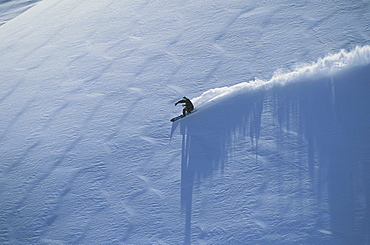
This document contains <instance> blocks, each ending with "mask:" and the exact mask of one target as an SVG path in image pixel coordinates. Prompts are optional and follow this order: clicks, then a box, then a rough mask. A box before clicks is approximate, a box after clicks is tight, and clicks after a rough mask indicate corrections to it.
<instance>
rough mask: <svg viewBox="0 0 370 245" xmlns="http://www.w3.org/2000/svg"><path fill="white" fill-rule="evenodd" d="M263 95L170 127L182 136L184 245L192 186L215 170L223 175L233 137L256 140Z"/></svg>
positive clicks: (237, 98)
mask: <svg viewBox="0 0 370 245" xmlns="http://www.w3.org/2000/svg"><path fill="white" fill-rule="evenodd" d="M263 98H264V93H263V92H255V93H253V94H243V95H239V96H234V97H232V98H230V99H228V100H223V101H222V103H215V105H213V106H209V107H207V108H204V109H202V110H199V111H198V112H196V113H194V114H193V115H191V116H189V117H188V118H184V119H181V120H179V121H177V122H175V123H173V126H172V132H171V135H172V133H173V132H174V131H175V129H176V128H177V127H178V126H179V128H180V132H181V134H182V155H181V207H182V210H183V211H184V212H185V244H190V243H191V214H192V200H193V187H194V184H195V183H198V184H200V182H201V180H202V179H204V178H207V177H208V176H210V175H211V174H212V173H213V172H214V171H215V170H220V171H221V172H223V170H224V165H225V163H226V162H227V156H228V145H229V144H230V143H231V140H232V138H233V137H234V136H235V135H241V136H250V137H251V138H252V139H256V140H258V137H259V131H260V119H261V113H262V103H263Z"/></svg>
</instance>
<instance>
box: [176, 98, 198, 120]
mask: <svg viewBox="0 0 370 245" xmlns="http://www.w3.org/2000/svg"><path fill="white" fill-rule="evenodd" d="M182 98H183V99H182V100H179V101H177V102H176V103H175V106H177V104H179V103H185V105H182V106H183V107H184V109H183V110H182V115H183V116H186V113H188V114H189V113H190V112H191V111H192V110H194V105H193V103H191V101H190V100H189V99H188V98H186V97H185V96H184V97H182Z"/></svg>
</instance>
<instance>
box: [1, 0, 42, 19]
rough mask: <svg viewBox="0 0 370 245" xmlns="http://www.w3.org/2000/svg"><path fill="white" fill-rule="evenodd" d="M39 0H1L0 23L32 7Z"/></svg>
mask: <svg viewBox="0 0 370 245" xmlns="http://www.w3.org/2000/svg"><path fill="white" fill-rule="evenodd" d="M38 1H39V0H1V1H0V25H3V24H4V23H6V22H7V21H9V20H11V19H13V18H15V17H17V16H18V15H20V14H21V13H23V12H24V11H26V10H27V9H29V8H31V7H33V6H34V5H35V3H37V2H38Z"/></svg>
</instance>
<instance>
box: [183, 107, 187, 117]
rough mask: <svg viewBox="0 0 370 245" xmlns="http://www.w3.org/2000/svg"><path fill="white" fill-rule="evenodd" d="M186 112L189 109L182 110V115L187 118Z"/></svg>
mask: <svg viewBox="0 0 370 245" xmlns="http://www.w3.org/2000/svg"><path fill="white" fill-rule="evenodd" d="M186 111H187V109H186V107H185V108H184V109H183V110H182V115H184V116H186Z"/></svg>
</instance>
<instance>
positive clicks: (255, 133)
mask: <svg viewBox="0 0 370 245" xmlns="http://www.w3.org/2000/svg"><path fill="white" fill-rule="evenodd" d="M369 58H370V46H365V47H359V48H356V49H355V50H353V51H351V52H346V51H342V52H340V53H338V54H334V55H331V56H328V57H325V58H324V59H320V60H319V61H318V62H316V63H314V64H311V65H308V66H306V67H301V68H300V69H298V70H296V71H293V72H289V73H285V74H281V73H280V74H279V75H276V76H274V77H273V78H272V79H271V80H270V81H266V82H263V81H252V82H251V83H242V84H238V85H234V86H232V87H224V88H218V89H212V90H210V91H207V92H205V93H204V94H203V95H201V96H200V97H198V98H196V99H195V100H194V101H196V102H198V103H200V104H199V109H198V111H197V112H195V113H194V115H190V116H189V117H188V118H185V119H182V120H181V121H178V123H174V125H173V130H175V127H177V126H178V125H177V124H180V132H181V133H182V135H183V141H182V196H181V197H182V204H183V206H184V207H185V210H186V215H187V226H186V229H187V233H185V234H186V236H185V240H186V241H187V243H190V241H191V230H190V227H191V216H192V203H193V196H192V193H193V188H194V183H199V181H200V180H202V179H207V178H206V177H207V176H209V175H212V173H213V172H215V171H216V172H217V171H218V170H220V171H221V172H223V173H224V172H225V169H227V170H229V167H228V166H225V163H226V162H234V164H235V163H236V164H238V166H240V168H239V169H238V171H245V172H243V173H234V174H235V177H236V176H237V177H238V178H240V177H242V178H243V177H244V178H246V179H244V181H245V183H243V184H242V186H241V187H240V186H238V187H233V188H234V189H235V190H236V191H237V192H238V193H240V194H241V195H245V196H242V197H240V196H233V197H232V198H233V201H234V202H235V203H239V205H241V206H242V207H243V208H244V209H246V210H249V212H247V213H248V214H247V213H243V211H242V210H240V209H239V207H235V206H234V205H235V203H233V202H229V201H222V207H223V208H225V209H228V210H233V211H232V212H231V213H229V212H227V211H226V212H225V214H227V215H226V216H223V219H222V220H223V221H225V220H228V219H230V217H228V216H229V215H232V214H234V211H235V209H237V210H239V211H240V212H237V213H240V214H242V213H243V214H244V215H246V217H244V218H245V219H246V220H248V222H246V223H248V224H249V225H251V224H252V223H253V224H254V227H253V225H252V227H249V226H248V235H245V234H244V236H238V235H236V237H233V238H231V239H227V240H224V238H223V237H222V236H215V237H214V239H211V243H217V242H220V241H221V243H229V242H230V243H232V244H248V243H249V242H251V241H253V243H255V242H258V243H259V242H260V243H263V244H274V242H275V241H280V240H284V243H285V244H286V243H288V244H294V243H304V244H306V243H307V244H324V243H333V244H350V243H356V244H367V243H368V242H369V238H370V237H369V235H368V234H369V233H368V231H369V229H370V220H369V218H368V217H369V209H368V204H369V200H370V195H369V188H368V186H369V184H370V178H369V177H368V174H369V173H370V172H369V171H370V168H369V161H368V159H370V151H369V145H370V139H369V134H370V124H369V122H370V113H369V112H368V107H369V106H370V97H369V96H368V94H369V92H370V80H369V75H370V59H369ZM240 136H242V137H240ZM246 136H249V137H247V138H246ZM243 139H244V140H243ZM254 142H255V143H254ZM243 148H244V150H243ZM236 149H238V150H236ZM241 152H244V154H245V155H244V156H243V155H242V153H241ZM243 157H244V158H243ZM235 159H236V160H235ZM242 159H243V160H242ZM230 168H232V167H230ZM243 169H245V170H243ZM226 172H228V171H226ZM248 172H250V173H248ZM274 172H275V173H274ZM226 175H227V174H226ZM246 176H248V177H246ZM189 183H193V184H189ZM224 195H225V194H224V193H222V196H218V195H216V196H215V198H221V199H222V198H225V197H224ZM203 198H204V197H203ZM211 202H212V201H211ZM208 204H209V203H208ZM211 205H212V204H211ZM213 205H220V204H219V203H214V204H213ZM271 206H274V207H275V208H276V209H271ZM207 208H209V206H207ZM212 209H213V208H211V210H212ZM279 209H280V211H278V210H279ZM261 210H263V211H261ZM303 210H304V211H303ZM204 211H205V210H204ZM276 215H278V216H277V217H276ZM217 218H219V217H217ZM266 221H267V222H266ZM214 222H216V221H214ZM238 225H239V224H238ZM271 226H273V229H272V227H271ZM239 228H240V227H239ZM234 229H238V228H237V227H234ZM245 229H247V228H245ZM275 229H276V230H279V232H277V231H276V230H275ZM272 230H274V231H272ZM302 230H304V233H302ZM270 232H271V233H270Z"/></svg>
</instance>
